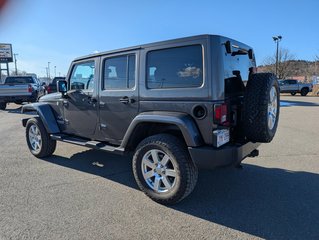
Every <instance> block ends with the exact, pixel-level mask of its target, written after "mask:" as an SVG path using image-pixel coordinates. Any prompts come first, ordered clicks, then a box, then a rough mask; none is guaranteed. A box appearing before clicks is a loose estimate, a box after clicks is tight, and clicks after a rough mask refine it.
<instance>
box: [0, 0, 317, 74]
mask: <svg viewBox="0 0 319 240" xmlns="http://www.w3.org/2000/svg"><path fill="white" fill-rule="evenodd" d="M7 1H8V4H7V5H6V7H5V8H4V9H3V10H2V11H1V12H0V42H1V43H12V46H13V51H14V52H15V53H18V54H19V55H18V56H17V59H18V68H19V70H24V71H27V72H35V73H37V74H38V75H39V76H45V75H46V70H45V67H46V66H47V64H48V62H51V64H50V68H51V76H53V75H54V66H56V69H57V70H56V71H57V75H58V73H59V72H60V73H61V75H64V74H66V73H67V71H68V67H69V64H70V62H71V61H72V60H73V59H74V58H76V57H78V56H82V55H87V54H90V53H93V52H94V51H106V50H112V49H116V48H122V47H129V46H133V45H139V44H143V43H149V42H154V41H160V40H166V39H173V38H178V37H185V36H190V35H197V34H204V33H209V34H220V35H225V36H227V37H231V38H234V39H236V40H239V41H242V42H244V43H246V44H249V45H251V46H252V47H253V48H254V50H255V54H256V58H257V63H258V64H261V63H262V62H263V61H264V59H265V58H266V57H267V56H270V55H273V54H274V51H275V43H274V42H273V40H272V36H274V35H282V36H283V40H282V42H281V43H280V44H281V46H282V47H284V48H287V49H289V50H290V51H291V53H293V54H294V55H295V56H296V57H297V59H305V60H314V57H315V55H319V31H318V23H319V1H318V0H302V1H301V0H294V1H288V0H282V1H280V0H277V1H275V0H267V1H265V0H263V1H258V0H255V1H253V0H241V1H235V0H234V1H232V0H230V1H214V0H210V1H204V0H197V1H186V0H184V1H179V0H170V1H169V0H162V1H161V0H157V1H152V0H148V1H146V0H145V1H139V0H135V1H129V0H116V1H113V0H105V1H103V0H90V1H85V0H77V1H75V0H74V1H71V0H69V1H67V0H55V1H53V0H7ZM10 67H11V69H12V70H13V68H14V65H13V64H10Z"/></svg>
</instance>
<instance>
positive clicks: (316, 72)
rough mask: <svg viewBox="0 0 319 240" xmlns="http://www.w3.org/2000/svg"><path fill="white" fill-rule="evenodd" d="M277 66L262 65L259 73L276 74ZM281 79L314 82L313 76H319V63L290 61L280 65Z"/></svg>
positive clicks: (259, 67)
mask: <svg viewBox="0 0 319 240" xmlns="http://www.w3.org/2000/svg"><path fill="white" fill-rule="evenodd" d="M275 69H276V65H275V64H271V65H260V66H258V72H275V71H276V70H275ZM278 72H279V78H283V79H287V78H294V79H298V80H300V81H304V82H312V77H313V76H319V61H305V60H289V61H285V62H282V63H280V64H279V66H278Z"/></svg>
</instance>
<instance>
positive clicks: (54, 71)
mask: <svg viewBox="0 0 319 240" xmlns="http://www.w3.org/2000/svg"><path fill="white" fill-rule="evenodd" d="M54 77H56V66H54Z"/></svg>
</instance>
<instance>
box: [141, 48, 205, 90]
mask: <svg viewBox="0 0 319 240" xmlns="http://www.w3.org/2000/svg"><path fill="white" fill-rule="evenodd" d="M146 79H147V88H150V89H152V88H195V87H200V86H201V85H202V84H203V56H202V47H201V45H193V46H186V47H177V48H168V49H162V50H155V51H150V52H148V53H147V77H146Z"/></svg>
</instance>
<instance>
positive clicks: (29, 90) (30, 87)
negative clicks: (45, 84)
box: [28, 85, 32, 93]
mask: <svg viewBox="0 0 319 240" xmlns="http://www.w3.org/2000/svg"><path fill="white" fill-rule="evenodd" d="M28 92H29V93H31V92H32V86H31V85H29V86H28Z"/></svg>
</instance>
